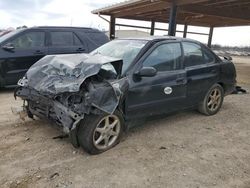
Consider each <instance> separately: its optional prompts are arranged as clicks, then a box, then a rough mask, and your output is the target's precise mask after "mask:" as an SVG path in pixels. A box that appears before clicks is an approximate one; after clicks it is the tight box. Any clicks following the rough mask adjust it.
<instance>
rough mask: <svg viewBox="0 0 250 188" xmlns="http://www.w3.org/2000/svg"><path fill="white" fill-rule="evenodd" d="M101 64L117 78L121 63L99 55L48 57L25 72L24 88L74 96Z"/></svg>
mask: <svg viewBox="0 0 250 188" xmlns="http://www.w3.org/2000/svg"><path fill="white" fill-rule="evenodd" d="M104 64H110V65H112V66H113V67H114V69H115V71H116V73H117V77H119V75H120V74H121V69H122V60H121V59H116V58H112V57H107V56H103V55H100V54H96V55H90V54H67V55H48V56H45V57H44V58H42V59H41V60H39V61H38V62H37V63H35V64H34V65H33V66H31V68H30V69H29V70H28V72H27V74H26V77H27V83H26V85H27V86H28V87H31V88H34V89H35V90H37V91H39V92H41V93H45V94H46V93H47V94H59V93H63V92H78V91H79V90H80V86H81V85H82V83H83V82H84V81H85V80H86V78H88V77H91V76H93V75H96V74H98V73H99V71H100V69H101V68H102V66H103V65H104Z"/></svg>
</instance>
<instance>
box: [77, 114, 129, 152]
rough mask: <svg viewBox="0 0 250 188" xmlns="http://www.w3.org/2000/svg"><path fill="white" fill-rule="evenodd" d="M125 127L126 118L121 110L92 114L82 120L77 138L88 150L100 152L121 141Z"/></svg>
mask: <svg viewBox="0 0 250 188" xmlns="http://www.w3.org/2000/svg"><path fill="white" fill-rule="evenodd" d="M123 128H124V120H123V117H122V115H121V113H120V112H119V111H115V113H114V114H103V115H94V114H90V115H87V116H86V117H85V119H84V121H83V122H81V124H80V126H79V129H78V132H77V138H78V141H79V144H80V146H81V147H82V148H83V149H84V150H85V151H86V152H88V153H89V154H99V153H102V152H104V151H107V150H109V149H110V148H112V147H114V146H115V145H116V144H118V143H119V141H120V138H121V135H122V132H123Z"/></svg>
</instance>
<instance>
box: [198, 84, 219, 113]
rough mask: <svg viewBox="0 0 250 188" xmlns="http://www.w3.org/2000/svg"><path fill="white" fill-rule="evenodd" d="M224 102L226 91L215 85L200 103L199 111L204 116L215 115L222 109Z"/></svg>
mask: <svg viewBox="0 0 250 188" xmlns="http://www.w3.org/2000/svg"><path fill="white" fill-rule="evenodd" d="M223 100H224V89H223V88H222V87H221V85H219V84H215V85H213V86H212V87H211V88H210V89H209V91H208V92H207V94H206V96H205V97H204V99H203V100H202V102H201V103H200V105H199V107H198V111H199V112H200V113H202V114H204V115H207V116H211V115H215V114H216V113H217V112H218V111H219V110H220V108H221V106H222V104H223Z"/></svg>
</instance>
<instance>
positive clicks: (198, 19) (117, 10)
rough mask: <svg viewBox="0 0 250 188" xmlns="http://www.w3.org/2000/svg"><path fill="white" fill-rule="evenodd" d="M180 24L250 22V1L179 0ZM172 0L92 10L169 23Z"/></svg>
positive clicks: (138, 0) (148, 0) (141, 1)
mask: <svg viewBox="0 0 250 188" xmlns="http://www.w3.org/2000/svg"><path fill="white" fill-rule="evenodd" d="M175 2H176V4H177V5H178V10H177V23H178V24H188V25H196V26H209V27H210V26H213V27H224V26H242V25H250V1H249V0H175ZM171 3H172V0H129V1H125V2H121V3H117V4H114V5H111V6H107V7H104V8H101V9H97V10H94V11H92V13H94V14H100V15H110V16H111V15H112V16H114V17H116V18H125V19H134V20H144V21H156V22H164V23H166V22H169V12H170V7H171Z"/></svg>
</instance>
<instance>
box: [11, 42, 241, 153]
mask: <svg viewBox="0 0 250 188" xmlns="http://www.w3.org/2000/svg"><path fill="white" fill-rule="evenodd" d="M235 84H236V72H235V67H234V65H233V63H232V62H231V61H230V60H229V59H220V58H219V57H218V56H217V55H215V54H214V53H213V52H212V51H211V50H210V49H209V48H207V47H206V46H205V45H203V44H201V43H199V42H197V41H194V40H188V39H182V38H176V37H149V38H138V39H119V40H114V41H111V42H109V43H107V44H105V45H103V46H101V47H99V48H98V49H96V50H94V51H93V52H92V53H90V54H69V55H49V56H46V57H44V58H43V59H41V60H39V61H38V62H37V63H36V64H34V65H33V66H32V67H31V68H30V69H29V70H28V72H27V73H26V76H25V77H24V78H23V79H21V80H20V81H19V82H18V85H19V87H18V88H17V89H16V91H15V97H16V96H18V97H20V98H22V99H23V100H24V105H23V110H24V111H25V112H26V113H27V115H28V116H29V117H30V118H33V116H37V117H39V118H46V119H49V120H51V121H53V122H55V123H57V124H58V125H59V126H60V127H61V128H62V129H63V131H64V132H65V133H67V134H68V135H69V137H70V140H71V142H72V144H73V145H74V146H76V147H78V146H81V147H82V148H83V149H84V150H85V151H87V152H88V153H90V154H98V153H102V152H104V151H106V150H108V149H110V148H112V147H113V146H115V145H116V144H117V143H118V142H119V140H120V138H121V135H122V133H123V132H124V131H125V130H128V129H129V128H130V125H131V124H130V123H129V122H131V121H132V120H134V119H138V118H145V117H149V116H153V115H159V114H167V113H172V112H175V111H180V110H183V109H197V110H198V111H200V112H201V113H203V114H205V115H214V114H216V113H217V112H218V111H219V110H220V108H221V106H222V103H223V98H224V96H225V95H227V94H230V93H231V92H232V91H233V90H234V88H235Z"/></svg>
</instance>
